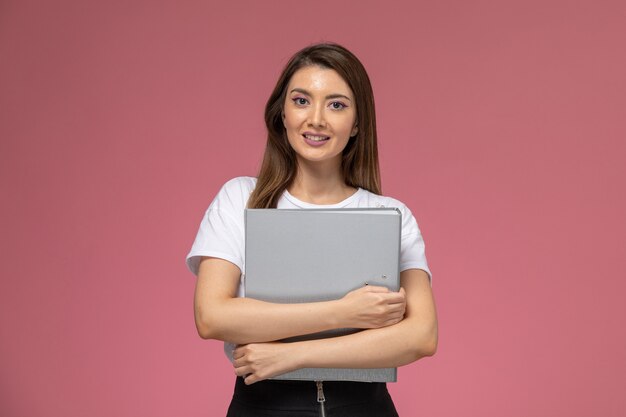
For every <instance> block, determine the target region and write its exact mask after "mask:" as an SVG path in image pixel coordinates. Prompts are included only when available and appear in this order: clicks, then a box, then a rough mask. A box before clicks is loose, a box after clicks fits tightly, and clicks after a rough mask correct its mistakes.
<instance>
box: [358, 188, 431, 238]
mask: <svg viewBox="0 0 626 417" xmlns="http://www.w3.org/2000/svg"><path fill="white" fill-rule="evenodd" d="M362 193H363V195H362V196H361V198H360V203H359V206H360V207H375V208H378V207H381V208H382V207H387V208H397V209H398V210H400V213H401V214H402V228H403V231H404V233H415V232H417V231H419V229H418V227H417V221H416V220H415V217H413V213H412V212H411V210H410V209H409V207H408V206H407V205H406V204H404V203H403V202H402V201H400V200H398V199H396V198H393V197H389V196H385V195H378V194H374V193H372V192H370V191H367V190H362Z"/></svg>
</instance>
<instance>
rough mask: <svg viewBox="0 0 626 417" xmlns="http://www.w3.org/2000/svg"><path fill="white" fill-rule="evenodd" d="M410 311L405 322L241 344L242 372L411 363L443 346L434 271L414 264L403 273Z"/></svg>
mask: <svg viewBox="0 0 626 417" xmlns="http://www.w3.org/2000/svg"><path fill="white" fill-rule="evenodd" d="M401 280H402V286H403V288H405V290H406V297H407V308H406V317H405V319H404V320H402V321H401V322H399V323H397V324H395V325H392V326H388V327H383V328H378V329H371V330H364V331H362V332H359V333H355V334H350V335H347V336H341V337H335V338H329V339H320V340H311V341H305V342H296V343H261V344H251V345H246V346H240V347H238V348H237V349H236V350H235V354H234V358H235V362H234V367H235V372H236V374H237V375H241V376H246V375H247V377H246V383H247V384H251V383H254V382H257V381H260V380H263V379H266V378H269V377H272V376H275V375H278V374H282V373H284V372H288V371H291V370H294V369H300V368H309V367H321V368H326V367H331V368H386V367H397V366H402V365H406V364H408V363H411V362H413V361H416V360H418V359H420V358H422V357H424V356H431V355H433V354H434V353H435V351H436V349H437V317H436V311H435V304H434V300H433V296H432V291H431V287H430V283H429V280H428V276H427V274H426V273H425V272H424V271H421V270H417V269H411V270H407V271H404V272H403V273H402V275H401Z"/></svg>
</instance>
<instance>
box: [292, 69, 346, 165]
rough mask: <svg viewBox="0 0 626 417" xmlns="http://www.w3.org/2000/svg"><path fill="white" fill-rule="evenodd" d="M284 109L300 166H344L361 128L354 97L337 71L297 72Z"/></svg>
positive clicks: (313, 70)
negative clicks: (349, 145)
mask: <svg viewBox="0 0 626 417" xmlns="http://www.w3.org/2000/svg"><path fill="white" fill-rule="evenodd" d="M283 109H284V110H283V124H284V125H285V130H286V132H287V138H288V139H289V144H290V145H291V147H292V148H293V149H294V151H295V152H296V155H297V158H298V162H299V163H330V164H333V165H336V166H340V165H341V153H342V151H343V149H344V148H345V147H346V145H347V143H348V140H349V139H350V136H354V135H356V133H357V129H358V128H357V126H356V105H355V100H354V95H353V94H352V90H351V89H350V87H349V86H348V84H347V83H346V82H345V81H344V80H343V78H341V76H340V75H339V74H338V73H337V72H336V71H335V70H332V69H328V68H321V67H318V66H308V67H304V68H301V69H299V70H298V71H296V72H295V73H294V74H293V76H292V77H291V80H290V81H289V85H288V86H287V93H286V96H285V103H284V106H283Z"/></svg>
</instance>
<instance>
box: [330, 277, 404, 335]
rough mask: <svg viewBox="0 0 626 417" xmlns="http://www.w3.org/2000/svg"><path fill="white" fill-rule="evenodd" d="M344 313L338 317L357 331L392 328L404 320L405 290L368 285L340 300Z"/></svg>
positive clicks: (346, 325)
mask: <svg viewBox="0 0 626 417" xmlns="http://www.w3.org/2000/svg"><path fill="white" fill-rule="evenodd" d="M339 302H340V303H341V307H342V311H341V317H338V319H339V321H340V322H341V323H344V324H345V326H342V327H349V328H355V329H376V328H379V327H385V326H391V325H392V324H396V323H398V322H399V321H401V320H402V319H403V318H404V311H405V309H406V294H405V292H404V288H400V291H398V292H394V291H391V290H389V289H388V288H386V287H378V286H374V285H366V286H364V287H361V288H358V289H356V290H353V291H350V292H349V293H348V294H346V295H345V296H344V297H343V298H341V299H340V300H339Z"/></svg>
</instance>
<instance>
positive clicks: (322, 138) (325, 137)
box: [304, 135, 328, 142]
mask: <svg viewBox="0 0 626 417" xmlns="http://www.w3.org/2000/svg"><path fill="white" fill-rule="evenodd" d="M304 137H305V138H307V139H310V140H314V141H315V142H321V141H323V140H326V139H328V136H313V135H304Z"/></svg>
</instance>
